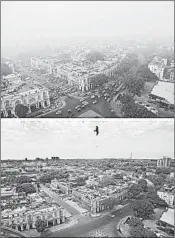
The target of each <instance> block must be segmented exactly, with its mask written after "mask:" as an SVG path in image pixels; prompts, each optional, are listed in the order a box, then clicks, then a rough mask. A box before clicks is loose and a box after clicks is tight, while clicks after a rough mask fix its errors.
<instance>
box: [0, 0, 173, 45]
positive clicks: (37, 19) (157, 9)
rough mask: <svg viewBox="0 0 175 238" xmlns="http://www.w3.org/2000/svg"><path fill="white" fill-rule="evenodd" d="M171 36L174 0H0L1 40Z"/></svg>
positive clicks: (28, 41) (11, 42) (12, 42)
mask: <svg viewBox="0 0 175 238" xmlns="http://www.w3.org/2000/svg"><path fill="white" fill-rule="evenodd" d="M129 35H138V36H139V35H146V36H147V37H149V39H151V38H154V37H159V36H161V37H162V36H163V37H165V36H166V37H167V36H174V1H142V2H141V1H138V2H137V1H130V2H127V1H102V2H101V1H82V2H81V1H72V2H69V1H65V2H63V1H2V2H1V37H2V40H1V43H2V46H4V45H15V44H16V43H17V44H18V45H21V47H22V45H27V44H32V42H35V43H36V41H37V42H40V43H43V42H44V41H46V39H47V38H49V39H52V38H53V37H70V36H129Z"/></svg>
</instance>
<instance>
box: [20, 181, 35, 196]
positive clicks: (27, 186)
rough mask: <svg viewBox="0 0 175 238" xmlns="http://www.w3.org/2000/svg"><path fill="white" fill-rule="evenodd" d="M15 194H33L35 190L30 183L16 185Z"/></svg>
mask: <svg viewBox="0 0 175 238" xmlns="http://www.w3.org/2000/svg"><path fill="white" fill-rule="evenodd" d="M16 192H17V193H20V192H25V193H26V194H30V193H35V192H36V189H35V187H34V186H33V184H31V183H23V184H18V185H17V187H16Z"/></svg>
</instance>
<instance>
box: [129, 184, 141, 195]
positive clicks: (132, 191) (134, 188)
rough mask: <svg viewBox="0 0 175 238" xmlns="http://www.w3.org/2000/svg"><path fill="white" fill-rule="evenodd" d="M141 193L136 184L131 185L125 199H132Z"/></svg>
mask: <svg viewBox="0 0 175 238" xmlns="http://www.w3.org/2000/svg"><path fill="white" fill-rule="evenodd" d="M141 192H142V188H141V187H140V186H139V185H138V184H133V185H131V187H130V188H129V189H128V192H127V194H126V198H127V199H133V198H135V197H137V196H138V195H140V193H141Z"/></svg>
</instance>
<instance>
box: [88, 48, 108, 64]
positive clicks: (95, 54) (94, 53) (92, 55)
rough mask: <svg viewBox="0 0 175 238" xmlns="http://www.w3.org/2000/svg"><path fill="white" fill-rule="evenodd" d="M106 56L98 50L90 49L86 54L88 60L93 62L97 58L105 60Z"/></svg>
mask: <svg viewBox="0 0 175 238" xmlns="http://www.w3.org/2000/svg"><path fill="white" fill-rule="evenodd" d="M105 58H106V56H105V55H104V54H102V53H100V52H98V51H91V52H89V53H88V54H87V55H86V59H88V60H90V61H91V62H93V63H95V62H96V61H98V60H101V61H103V60H105Z"/></svg>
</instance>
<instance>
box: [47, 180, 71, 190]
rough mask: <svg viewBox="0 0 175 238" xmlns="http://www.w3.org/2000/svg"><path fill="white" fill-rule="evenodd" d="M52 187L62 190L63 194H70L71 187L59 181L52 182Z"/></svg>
mask: <svg viewBox="0 0 175 238" xmlns="http://www.w3.org/2000/svg"><path fill="white" fill-rule="evenodd" d="M51 187H52V188H55V189H59V190H61V192H62V193H65V194H69V193H70V191H71V190H70V186H69V184H67V183H63V182H59V181H58V180H57V179H54V180H52V181H51Z"/></svg>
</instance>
